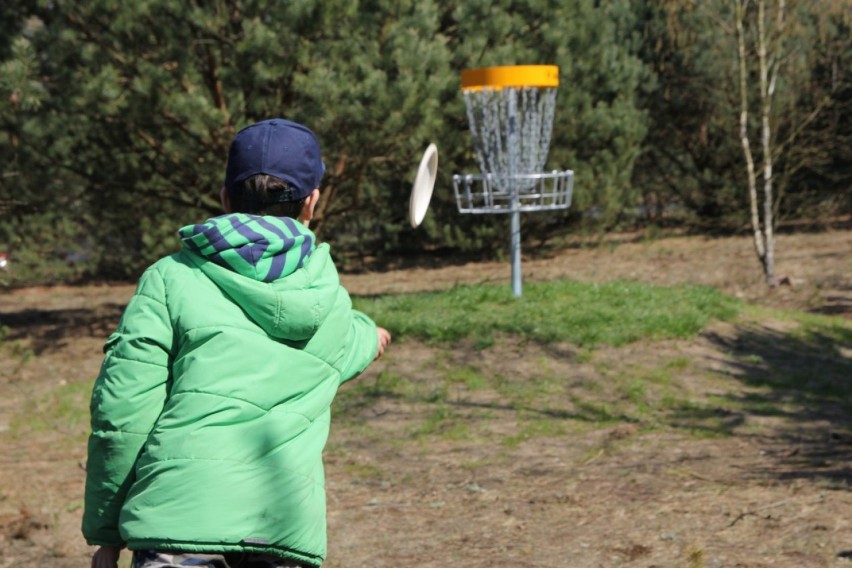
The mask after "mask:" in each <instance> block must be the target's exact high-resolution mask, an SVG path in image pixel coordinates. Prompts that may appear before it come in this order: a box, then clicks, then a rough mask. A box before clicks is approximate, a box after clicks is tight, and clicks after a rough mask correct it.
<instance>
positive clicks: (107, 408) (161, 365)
mask: <svg viewBox="0 0 852 568" xmlns="http://www.w3.org/2000/svg"><path fill="white" fill-rule="evenodd" d="M173 335H174V334H173V330H172V325H171V321H170V318H169V313H168V309H167V306H166V294H165V287H164V285H163V279H162V276H161V275H160V274H159V272H157V270H156V267H152V268H149V269H148V270H147V271H146V272H145V273H144V274H143V275H142V278H141V279H140V280H139V285H138V287H137V289H136V293H135V294H134V296H133V298H132V299H131V300H130V303H129V304H128V305H127V309H126V310H125V312H124V316H123V317H122V319H121V323H120V324H119V327H118V330H117V331H116V332H115V333H113V334H112V335H111V336H110V337H109V339H108V340H107V343H106V345H105V346H104V352H105V353H106V356H105V358H104V362H103V364H102V366H101V370H100V373H99V375H98V378H97V380H96V381H95V385H94V388H93V391H92V400H91V425H92V433H91V435H90V436H89V455H88V461H87V463H86V493H85V508H84V513H83V536H84V537H85V538H86V541H87V542H88V543H89V544H95V545H115V546H118V545H122V544H123V541H122V538H121V536H120V535H119V531H118V517H119V513H120V511H121V507H122V505H123V503H124V499H125V497H126V496H127V492H128V490H129V488H130V486H131V485H132V483H133V480H134V466H135V464H136V460H137V458H138V457H139V454H140V452H141V450H142V447H143V445H144V444H145V441H146V439H147V437H148V435H149V433H150V432H151V430H152V429H153V427H154V423H155V422H156V420H157V418H158V417H159V415H160V413H161V412H162V409H163V405H164V404H165V399H166V394H167V383H168V380H169V376H170V367H171V351H172V345H173Z"/></svg>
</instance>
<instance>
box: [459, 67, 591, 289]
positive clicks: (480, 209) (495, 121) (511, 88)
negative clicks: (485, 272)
mask: <svg viewBox="0 0 852 568" xmlns="http://www.w3.org/2000/svg"><path fill="white" fill-rule="evenodd" d="M461 84H462V93H463V95H464V101H465V106H466V107H467V119H468V123H469V125H470V131H471V134H472V136H473V147H474V153H475V154H476V159H477V162H478V163H479V169H480V170H481V172H482V173H481V174H462V175H454V176H453V189H454V190H455V194H456V203H457V205H458V209H459V212H460V213H473V214H486V213H492V214H493V213H506V214H509V215H510V216H511V239H510V243H511V251H512V292H513V294H514V295H515V296H516V297H520V296H521V215H520V214H521V212H532V211H552V210H559V209H567V208H569V207H570V206H571V195H572V192H573V188H574V172H573V171H571V170H564V171H557V170H553V171H551V172H544V171H543V170H544V165H545V162H546V161H547V153H548V151H549V149H550V134H551V131H552V129H553V111H554V107H555V105H556V91H557V87H558V86H559V68H558V67H556V66H554V65H515V66H501V67H483V68H478V69H468V70H466V71H463V72H462V75H461Z"/></svg>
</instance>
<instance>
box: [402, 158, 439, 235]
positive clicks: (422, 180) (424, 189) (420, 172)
mask: <svg viewBox="0 0 852 568" xmlns="http://www.w3.org/2000/svg"><path fill="white" fill-rule="evenodd" d="M437 176H438V147H437V146H435V145H434V144H429V147H428V148H426V151H425V152H423V158H422V159H421V160H420V167H418V168H417V177H416V178H414V185H413V186H412V187H411V199H410V200H409V202H408V219H409V221H411V226H412V227H415V228H416V227H417V226H418V225H420V223H421V222H423V217H425V216H426V210H427V209H429V201H431V199H432V189H434V187H435V179H436V178H437Z"/></svg>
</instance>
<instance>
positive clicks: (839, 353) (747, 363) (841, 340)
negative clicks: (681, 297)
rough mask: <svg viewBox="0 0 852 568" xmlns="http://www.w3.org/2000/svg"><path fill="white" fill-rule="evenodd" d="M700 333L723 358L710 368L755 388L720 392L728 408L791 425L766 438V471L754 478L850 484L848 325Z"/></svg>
mask: <svg viewBox="0 0 852 568" xmlns="http://www.w3.org/2000/svg"><path fill="white" fill-rule="evenodd" d="M705 337H706V338H707V339H708V340H709V341H710V342H711V343H713V344H714V345H715V346H716V347H717V348H719V349H720V350H721V351H722V352H723V353H725V354H726V355H727V356H724V357H719V358H716V359H715V361H714V363H715V365H717V366H718V365H720V364H721V366H722V369H723V372H724V373H726V374H728V375H729V376H731V377H733V378H736V379H737V380H739V381H741V382H742V383H744V384H746V385H748V386H751V387H755V389H754V390H752V391H751V392H748V393H738V394H728V395H725V398H726V399H727V400H728V402H729V403H730V406H732V407H735V408H739V409H742V412H743V413H744V415H745V416H755V417H759V416H767V417H782V418H785V423H788V424H791V426H789V427H787V428H785V429H782V430H779V431H777V432H776V433H775V434H774V435H773V437H772V439H771V440H767V442H768V444H767V447H768V449H767V450H766V452H767V454H770V455H771V457H773V458H775V459H774V466H773V471H771V472H770V471H768V470H767V471H754V472H753V474H754V475H757V476H760V475H766V474H769V475H773V476H774V477H776V478H780V479H794V478H821V479H825V480H829V481H833V482H837V483H845V484H848V483H850V482H852V467H850V466H849V464H850V460H852V329H848V328H840V327H839V326H838V327H834V328H826V329H824V330H820V331H814V330H811V331H807V330H805V331H801V332H800V331H797V332H795V333H787V332H783V331H779V330H777V329H772V328H769V327H766V326H745V327H739V328H737V329H736V331H735V333H734V334H732V335H720V334H715V333H710V334H705ZM774 448H777V449H774Z"/></svg>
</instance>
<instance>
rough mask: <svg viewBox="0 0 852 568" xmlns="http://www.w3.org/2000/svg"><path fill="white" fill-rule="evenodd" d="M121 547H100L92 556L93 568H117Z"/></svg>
mask: <svg viewBox="0 0 852 568" xmlns="http://www.w3.org/2000/svg"><path fill="white" fill-rule="evenodd" d="M119 554H121V547H120V546H100V547H98V549H97V550H96V551H95V554H94V556H92V568H117V567H118V556H119Z"/></svg>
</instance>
